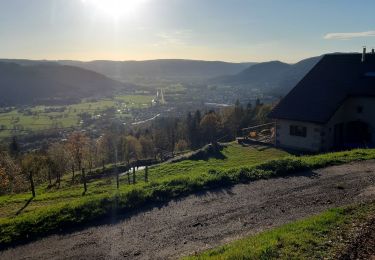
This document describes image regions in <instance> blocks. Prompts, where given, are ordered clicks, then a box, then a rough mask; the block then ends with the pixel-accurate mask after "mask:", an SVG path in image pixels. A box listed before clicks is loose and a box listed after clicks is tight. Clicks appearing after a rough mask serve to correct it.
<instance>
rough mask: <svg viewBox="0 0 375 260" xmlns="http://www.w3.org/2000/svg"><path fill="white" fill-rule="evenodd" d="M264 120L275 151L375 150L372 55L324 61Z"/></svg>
mask: <svg viewBox="0 0 375 260" xmlns="http://www.w3.org/2000/svg"><path fill="white" fill-rule="evenodd" d="M269 117H270V118H272V119H274V120H275V122H276V141H275V143H276V146H278V147H283V148H291V149H297V150H301V151H309V152H321V151H328V150H332V149H342V148H352V147H371V146H374V144H375V53H374V50H372V52H371V53H366V49H364V52H363V53H362V54H329V55H325V56H323V57H322V59H321V60H320V61H319V62H318V63H317V64H316V65H315V67H314V68H313V69H312V70H311V71H310V72H309V73H308V74H307V75H306V76H305V77H304V78H303V79H302V80H301V81H300V82H299V83H298V84H297V85H296V86H295V88H294V89H293V90H292V91H291V92H290V93H289V94H288V95H287V96H286V97H285V98H283V99H282V100H281V101H280V103H279V104H278V105H277V106H276V107H275V108H274V109H273V110H272V111H271V113H270V114H269Z"/></svg>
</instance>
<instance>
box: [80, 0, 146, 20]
mask: <svg viewBox="0 0 375 260" xmlns="http://www.w3.org/2000/svg"><path fill="white" fill-rule="evenodd" d="M82 1H83V2H84V3H86V4H90V5H92V6H94V7H95V8H96V9H98V11H100V12H103V13H104V14H106V15H108V16H110V17H112V18H115V19H119V18H122V17H125V16H134V15H136V14H137V11H138V10H139V8H140V7H141V6H142V5H143V4H144V3H145V2H146V1H147V0H82Z"/></svg>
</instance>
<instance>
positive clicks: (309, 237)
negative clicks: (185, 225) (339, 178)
mask: <svg viewBox="0 0 375 260" xmlns="http://www.w3.org/2000/svg"><path fill="white" fill-rule="evenodd" d="M374 213H375V203H374V202H372V203H369V204H361V205H355V206H349V207H343V208H335V209H330V210H328V211H325V212H323V213H321V214H319V215H316V216H313V217H309V218H307V219H303V220H299V221H296V222H292V223H289V224H286V225H283V226H281V227H278V228H274V229H271V230H269V231H265V232H261V233H259V234H255V235H251V236H248V237H246V238H243V239H240V240H237V241H234V242H232V243H229V244H227V245H224V246H220V247H218V248H214V249H211V250H208V251H205V252H202V253H199V254H196V255H194V256H189V257H186V258H184V259H185V260H194V259H195V260H207V259H220V260H224V259H334V258H335V256H336V255H337V254H338V253H339V252H340V250H341V249H344V248H345V241H346V240H348V238H349V237H350V234H351V233H352V232H353V227H354V226H356V225H358V224H360V223H364V222H366V221H368V220H369V218H370V217H371V216H373V214H374Z"/></svg>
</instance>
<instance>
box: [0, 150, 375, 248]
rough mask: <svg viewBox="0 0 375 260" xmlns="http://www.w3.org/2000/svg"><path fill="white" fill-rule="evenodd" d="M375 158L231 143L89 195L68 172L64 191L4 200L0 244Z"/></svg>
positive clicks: (373, 153) (100, 182)
mask: <svg viewBox="0 0 375 260" xmlns="http://www.w3.org/2000/svg"><path fill="white" fill-rule="evenodd" d="M374 158H375V150H372V149H359V150H353V151H347V152H338V153H328V154H322V155H313V156H301V157H296V156H292V155H289V154H288V153H286V152H285V151H282V150H278V149H275V148H269V147H243V146H240V145H238V144H236V143H230V144H228V145H227V147H226V148H224V149H223V151H222V152H221V155H220V156H217V155H215V157H212V158H207V159H206V160H183V161H181V162H176V163H163V164H160V165H156V166H154V167H151V168H150V171H149V178H148V179H149V181H148V182H145V181H144V179H143V178H144V172H143V170H141V171H139V172H137V179H136V180H137V182H136V184H130V185H129V184H128V181H127V176H126V175H124V176H122V177H121V178H120V188H119V189H117V188H116V181H115V177H110V178H103V179H96V180H92V181H90V182H89V183H88V192H87V193H86V194H85V195H83V194H82V192H83V187H82V184H80V183H75V184H72V183H71V176H70V174H67V175H65V176H64V178H63V182H62V184H61V187H60V188H59V189H57V188H56V187H53V188H48V185H47V184H44V185H41V186H39V187H37V189H36V197H35V198H34V199H31V198H30V197H31V195H30V193H22V194H13V195H5V196H0V212H1V213H0V214H1V215H0V245H6V244H9V243H13V242H15V241H19V240H22V239H25V238H28V239H30V238H34V237H38V236H44V235H46V234H49V233H51V232H56V231H57V230H59V229H61V228H62V227H64V228H68V227H71V226H76V225H82V224H87V223H89V222H90V221H92V220H95V219H98V218H103V217H105V216H107V215H108V214H113V212H117V211H118V212H127V211H129V210H131V209H134V208H138V207H140V206H142V205H145V204H147V203H152V202H163V201H168V200H170V199H171V198H175V197H178V196H184V195H188V194H191V193H193V192H196V191H201V190H207V189H212V188H218V187H228V186H230V185H235V184H238V183H246V182H249V181H255V180H259V179H267V178H272V177H278V176H283V175H287V174H292V173H294V172H297V171H303V170H309V169H316V168H321V167H326V166H329V165H337V164H343V163H347V162H351V161H357V160H367V159H374ZM77 177H78V178H79V176H77Z"/></svg>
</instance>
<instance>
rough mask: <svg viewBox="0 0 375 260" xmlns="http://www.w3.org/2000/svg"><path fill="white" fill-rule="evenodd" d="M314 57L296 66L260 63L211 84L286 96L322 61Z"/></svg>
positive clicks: (272, 62)
mask: <svg viewBox="0 0 375 260" xmlns="http://www.w3.org/2000/svg"><path fill="white" fill-rule="evenodd" d="M320 58H321V56H319V57H312V58H308V59H305V60H302V61H300V62H298V63H295V64H287V63H283V62H280V61H270V62H263V63H258V64H255V65H253V66H250V67H249V68H247V69H245V70H243V71H242V72H240V73H238V74H235V75H229V76H221V77H217V78H213V79H211V80H210V82H211V83H215V84H225V85H233V86H243V87H250V88H258V89H261V90H263V91H266V92H272V93H274V94H280V95H284V94H286V93H288V92H289V91H290V90H291V89H292V88H293V87H294V86H295V85H296V84H297V83H298V81H300V80H301V79H302V78H303V77H304V76H305V75H306V74H307V73H308V72H309V71H310V70H311V69H312V67H313V66H314V65H315V64H316V63H317V62H318V61H319V60H320Z"/></svg>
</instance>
